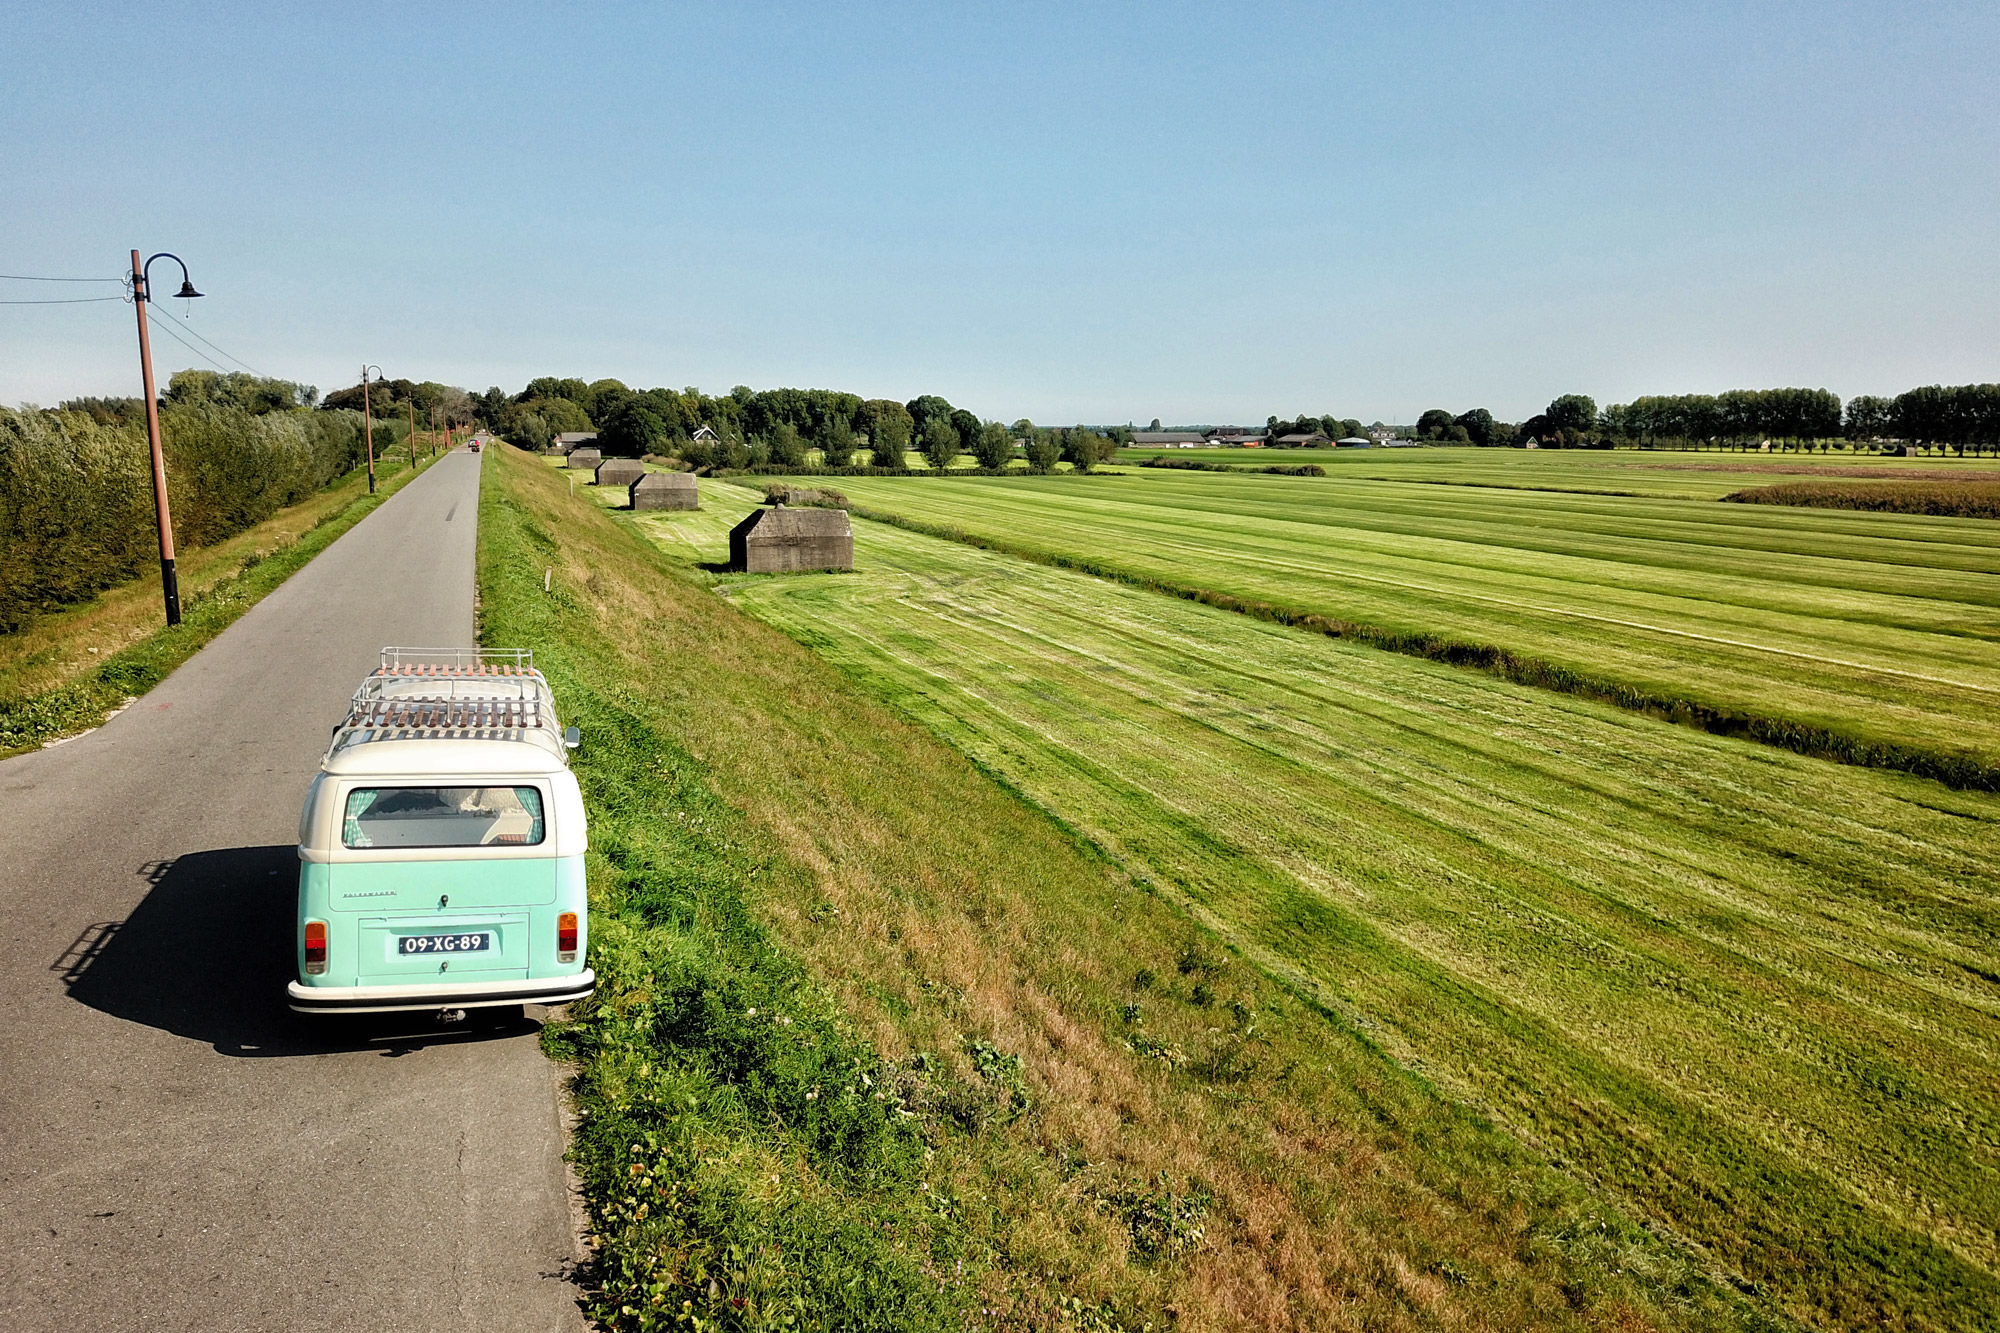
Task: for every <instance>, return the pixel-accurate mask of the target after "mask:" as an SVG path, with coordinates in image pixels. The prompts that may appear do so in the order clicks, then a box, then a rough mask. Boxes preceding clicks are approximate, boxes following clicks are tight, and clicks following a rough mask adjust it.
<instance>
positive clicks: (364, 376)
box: [361, 366, 375, 495]
mask: <svg viewBox="0 0 2000 1333" xmlns="http://www.w3.org/2000/svg"><path fill="white" fill-rule="evenodd" d="M361 433H362V434H363V435H365V436H367V437H368V493H369V494H370V495H373V494H375V418H374V417H373V416H372V415H371V414H370V411H369V407H368V367H367V366H363V367H361Z"/></svg>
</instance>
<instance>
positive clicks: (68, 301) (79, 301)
mask: <svg viewBox="0 0 2000 1333" xmlns="http://www.w3.org/2000/svg"><path fill="white" fill-rule="evenodd" d="M124 299H125V298H124V297H122V296H71V297H67V298H64V297H57V298H54V299H52V300H47V301H0V305H89V304H90V303H91V302H93V301H122V300H124Z"/></svg>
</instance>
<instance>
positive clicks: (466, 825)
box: [340, 787, 543, 847]
mask: <svg viewBox="0 0 2000 1333" xmlns="http://www.w3.org/2000/svg"><path fill="white" fill-rule="evenodd" d="M542 835H543V821H542V794H541V792H539V791H537V790H536V789H535V788H533V787H362V788H359V789H358V790H355V791H351V792H349V793H348V794H347V812H346V815H345V817H344V818H343V819H342V820H341V825H340V841H341V845H342V846H345V847H532V846H535V845H536V844H538V843H540V842H541V841H542Z"/></svg>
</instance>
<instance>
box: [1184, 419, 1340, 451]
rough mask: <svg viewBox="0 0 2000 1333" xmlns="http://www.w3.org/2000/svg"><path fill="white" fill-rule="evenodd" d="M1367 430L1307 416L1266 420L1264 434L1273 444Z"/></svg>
mask: <svg viewBox="0 0 2000 1333" xmlns="http://www.w3.org/2000/svg"><path fill="white" fill-rule="evenodd" d="M1155 429H1158V428H1157V427H1155ZM1367 429H1368V428H1367V427H1366V426H1364V425H1362V424H1361V423H1360V421H1358V420H1356V419H1355V418H1354V417H1336V416H1323V417H1316V416H1310V415H1307V416H1297V417H1293V418H1292V419H1291V420H1290V421H1286V420H1284V419H1283V418H1281V417H1265V418H1264V434H1265V436H1266V437H1267V439H1268V441H1269V442H1270V443H1273V444H1275V443H1276V442H1277V441H1278V440H1279V439H1280V438H1282V437H1283V436H1286V435H1314V434H1318V435H1324V436H1326V438H1327V439H1329V440H1345V439H1351V438H1353V437H1354V436H1357V435H1360V434H1361V433H1362V432H1363V431H1365V430H1367Z"/></svg>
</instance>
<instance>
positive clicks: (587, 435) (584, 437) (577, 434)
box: [549, 430, 597, 454]
mask: <svg viewBox="0 0 2000 1333" xmlns="http://www.w3.org/2000/svg"><path fill="white" fill-rule="evenodd" d="M596 439H597V432H596V431H594V430H566V431H564V432H563V433H562V434H560V435H558V436H556V438H555V439H554V440H553V441H552V442H551V443H550V444H549V452H550V453H552V454H566V453H568V452H569V451H570V450H572V449H576V448H579V447H581V446H583V445H586V444H590V443H591V442H593V441H594V440H596Z"/></svg>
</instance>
